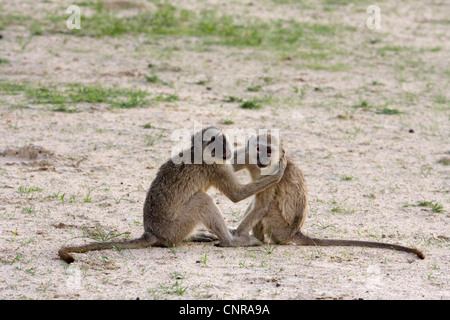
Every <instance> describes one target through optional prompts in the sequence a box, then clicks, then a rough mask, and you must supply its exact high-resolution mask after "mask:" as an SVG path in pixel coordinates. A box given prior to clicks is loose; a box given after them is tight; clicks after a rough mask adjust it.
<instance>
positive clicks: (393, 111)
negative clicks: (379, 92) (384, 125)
mask: <svg viewBox="0 0 450 320" xmlns="http://www.w3.org/2000/svg"><path fill="white" fill-rule="evenodd" d="M376 113H377V114H387V115H392V114H400V113H403V112H401V111H399V110H398V109H390V108H383V109H380V110H378V111H377V112H376Z"/></svg>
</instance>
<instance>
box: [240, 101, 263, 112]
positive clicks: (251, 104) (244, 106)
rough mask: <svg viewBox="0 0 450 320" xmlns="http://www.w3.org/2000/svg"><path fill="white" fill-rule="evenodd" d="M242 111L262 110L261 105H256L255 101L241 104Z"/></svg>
mask: <svg viewBox="0 0 450 320" xmlns="http://www.w3.org/2000/svg"><path fill="white" fill-rule="evenodd" d="M241 108H242V109H251V110H259V109H261V105H260V104H257V103H255V102H254V101H245V102H244V103H243V104H241Z"/></svg>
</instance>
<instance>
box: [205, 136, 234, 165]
mask: <svg viewBox="0 0 450 320" xmlns="http://www.w3.org/2000/svg"><path fill="white" fill-rule="evenodd" d="M206 148H209V149H212V151H211V156H212V157H213V158H217V159H222V160H228V159H230V158H231V150H230V148H229V145H228V141H227V138H226V136H225V135H224V134H223V133H219V134H217V135H214V136H212V137H211V138H210V139H209V141H206V146H205V149H206Z"/></svg>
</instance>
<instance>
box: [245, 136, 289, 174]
mask: <svg viewBox="0 0 450 320" xmlns="http://www.w3.org/2000/svg"><path fill="white" fill-rule="evenodd" d="M247 150H248V153H249V161H250V163H253V164H256V165H257V166H258V167H259V168H266V167H268V166H270V165H272V163H274V162H277V163H278V160H279V157H280V150H281V145H279V144H278V140H277V139H276V138H275V137H272V136H271V135H270V134H261V135H259V136H257V137H254V136H253V137H252V138H250V139H249V141H248V145H247Z"/></svg>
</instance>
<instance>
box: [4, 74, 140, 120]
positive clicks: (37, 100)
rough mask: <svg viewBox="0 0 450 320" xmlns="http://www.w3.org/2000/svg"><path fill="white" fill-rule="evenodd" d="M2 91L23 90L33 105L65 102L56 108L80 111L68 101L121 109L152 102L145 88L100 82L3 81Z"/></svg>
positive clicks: (11, 92) (57, 109)
mask: <svg viewBox="0 0 450 320" xmlns="http://www.w3.org/2000/svg"><path fill="white" fill-rule="evenodd" d="M0 92H3V93H5V94H8V95H17V94H19V93H22V94H24V95H25V98H27V99H28V100H29V103H30V104H51V105H61V106H57V107H54V108H53V109H52V110H53V111H58V112H69V113H73V112H78V110H76V109H73V108H68V107H66V106H65V105H66V104H77V103H83V102H84V103H106V104H109V105H111V106H112V107H117V108H138V107H144V106H146V105H147V104H148V101H147V99H145V98H146V97H147V93H146V92H144V91H142V90H136V89H125V88H105V87H101V86H100V85H84V84H79V83H72V84H66V85H65V86H63V87H60V88H57V87H55V86H51V85H50V86H43V85H37V86H33V85H32V84H28V83H15V82H6V81H0Z"/></svg>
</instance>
